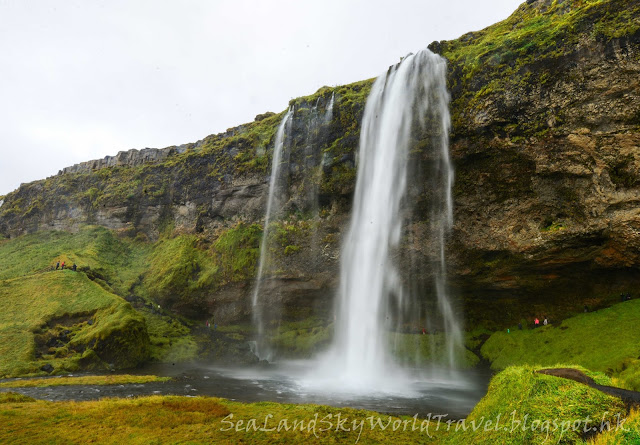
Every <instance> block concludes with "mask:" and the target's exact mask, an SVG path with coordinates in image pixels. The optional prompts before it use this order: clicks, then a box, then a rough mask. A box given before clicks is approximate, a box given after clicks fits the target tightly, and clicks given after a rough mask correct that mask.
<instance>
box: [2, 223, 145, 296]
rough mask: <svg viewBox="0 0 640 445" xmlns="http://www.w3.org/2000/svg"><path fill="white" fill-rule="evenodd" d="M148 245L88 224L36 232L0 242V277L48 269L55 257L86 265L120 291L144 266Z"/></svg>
mask: <svg viewBox="0 0 640 445" xmlns="http://www.w3.org/2000/svg"><path fill="white" fill-rule="evenodd" d="M148 251H149V246H148V245H146V244H145V243H135V242H127V241H122V240H120V239H118V238H116V237H115V236H114V235H113V234H112V233H111V232H110V231H109V230H107V229H104V228H102V227H95V226H88V227H85V228H83V229H82V230H80V231H79V232H78V233H68V232H58V231H47V232H38V233H35V234H31V235H26V236H22V237H19V238H15V239H11V240H5V241H3V242H1V243H0V264H2V265H3V267H2V269H1V270H0V280H3V279H8V278H16V277H20V276H25V275H31V274H33V273H36V272H43V271H47V270H51V268H52V267H53V266H54V265H55V263H56V261H60V262H63V261H64V262H66V263H67V265H68V266H71V265H72V264H73V263H74V262H75V263H76V264H77V265H78V266H80V267H90V268H91V270H92V271H94V272H96V273H98V274H100V276H102V277H103V278H105V279H106V280H107V281H108V283H109V285H110V287H112V289H113V290H114V292H116V293H118V294H124V293H125V292H126V290H127V289H128V288H129V287H130V286H131V285H132V284H133V282H134V281H135V280H136V279H137V277H138V275H139V274H140V272H141V270H143V269H144V268H145V266H146V256H147V255H148Z"/></svg>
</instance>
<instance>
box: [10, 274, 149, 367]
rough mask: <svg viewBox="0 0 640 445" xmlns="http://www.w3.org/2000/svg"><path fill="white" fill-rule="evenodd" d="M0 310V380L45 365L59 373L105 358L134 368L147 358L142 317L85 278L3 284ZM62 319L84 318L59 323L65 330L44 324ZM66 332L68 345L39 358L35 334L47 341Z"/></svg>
mask: <svg viewBox="0 0 640 445" xmlns="http://www.w3.org/2000/svg"><path fill="white" fill-rule="evenodd" d="M0 305H1V306H2V307H3V310H2V311H1V312H0V338H2V342H0V357H2V361H0V376H13V375H20V374H33V373H38V372H39V368H40V366H42V365H44V364H46V363H48V364H51V365H52V366H53V367H54V368H55V369H56V371H63V370H72V371H73V370H77V369H78V367H79V366H80V364H81V363H82V362H83V361H85V362H89V363H94V362H99V361H100V359H101V360H108V363H109V362H111V361H115V362H117V364H118V365H129V366H132V365H135V364H137V363H138V362H139V361H143V360H144V359H145V358H146V353H147V352H146V346H147V344H146V342H148V339H146V341H145V337H146V328H145V326H144V321H143V319H142V317H141V316H140V315H139V314H137V313H136V312H135V311H134V310H133V308H132V307H131V305H129V303H127V302H125V301H124V300H122V299H121V298H120V297H118V296H116V295H114V294H112V293H109V292H107V291H105V290H104V289H103V288H102V287H100V286H99V285H98V284H96V283H94V282H92V281H91V280H89V279H88V278H87V276H86V275H84V274H82V273H78V272H72V271H70V270H65V271H51V272H43V273H40V274H34V275H31V276H26V277H20V278H15V279H11V280H3V281H1V282H0ZM64 317H80V319H78V320H75V321H74V322H69V323H67V324H65V323H64V322H62V321H61V322H60V323H61V324H63V325H64V326H62V327H60V326H55V324H56V323H55V322H54V323H52V324H54V326H47V325H46V323H47V322H50V321H51V320H55V319H62V318H64ZM89 321H91V324H89V323H88V322H89ZM67 328H68V330H69V331H70V333H69V334H68V336H67V337H68V340H67V341H68V343H67V344H66V345H65V346H64V347H62V348H53V349H55V350H52V348H48V350H46V348H45V351H44V353H43V355H42V357H41V358H39V359H37V358H36V342H35V340H36V334H37V335H41V336H42V337H43V338H44V339H47V338H49V337H50V336H51V335H52V333H53V332H55V333H59V332H61V331H62V330H64V329H67ZM120 348H123V349H122V350H119V349H120ZM98 351H99V354H98V356H99V359H98V360H96V352H98ZM136 355H138V356H137V357H136Z"/></svg>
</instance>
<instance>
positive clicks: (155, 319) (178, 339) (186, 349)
mask: <svg viewBox="0 0 640 445" xmlns="http://www.w3.org/2000/svg"><path fill="white" fill-rule="evenodd" d="M142 315H143V316H144V318H145V321H146V323H147V331H148V332H149V340H150V343H151V345H150V359H151V360H154V361H158V362H164V363H175V362H184V361H191V360H195V359H196V358H197V357H198V349H199V346H198V344H197V342H196V339H195V338H194V336H193V335H191V330H190V329H189V327H187V326H186V325H185V324H184V323H181V322H180V320H178V319H176V318H175V317H170V316H168V315H160V314H155V313H153V312H150V311H143V312H142Z"/></svg>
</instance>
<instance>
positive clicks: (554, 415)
mask: <svg viewBox="0 0 640 445" xmlns="http://www.w3.org/2000/svg"><path fill="white" fill-rule="evenodd" d="M565 367H566V366H565ZM571 367H574V368H575V366H571ZM539 368H540V367H532V366H518V367H509V368H507V369H506V370H504V371H502V372H501V373H499V374H498V375H496V376H495V377H494V378H493V379H492V380H491V383H490V384H489V390H488V392H487V395H486V396H485V397H483V399H482V400H481V401H480V402H479V403H478V404H477V405H476V406H475V408H474V409H473V411H472V412H471V414H469V416H468V417H467V418H466V419H465V421H464V424H465V425H466V427H467V429H466V431H463V430H462V427H460V429H459V431H458V432H457V433H456V434H453V435H452V436H451V437H449V438H447V441H446V442H447V443H450V444H460V443H474V444H496V443H500V444H523V443H526V444H534V443H536V444H537V443H576V442H579V441H581V440H582V439H583V436H584V433H583V429H584V426H585V422H587V417H588V418H589V419H590V423H589V425H591V427H593V426H595V425H597V426H600V424H601V422H602V421H603V419H604V420H605V421H608V422H610V423H611V424H614V425H615V423H616V419H617V418H616V415H618V414H619V415H620V416H621V418H624V417H625V416H626V407H625V406H624V403H623V402H622V401H621V400H620V399H617V398H615V397H612V396H609V395H607V394H604V393H602V392H600V391H598V390H596V389H593V388H590V387H588V386H587V385H583V384H581V383H577V382H574V381H572V380H567V379H563V378H559V377H553V376H548V375H542V374H538V373H536V372H535V371H536V370H537V369H539ZM578 368H579V367H578ZM579 369H581V368H579ZM591 375H594V374H593V373H591ZM597 377H598V380H599V382H601V383H607V382H608V381H609V380H608V378H607V377H606V376H604V375H599V376H597ZM525 419H526V422H527V423H526V424H525ZM487 421H492V424H490V425H488V424H487ZM474 422H475V425H476V426H478V427H479V428H477V429H476V430H475V431H474V429H473V424H474ZM496 422H497V423H496ZM518 422H519V423H518ZM574 422H582V423H581V424H580V427H579V428H578V429H577V430H574V429H573V425H574Z"/></svg>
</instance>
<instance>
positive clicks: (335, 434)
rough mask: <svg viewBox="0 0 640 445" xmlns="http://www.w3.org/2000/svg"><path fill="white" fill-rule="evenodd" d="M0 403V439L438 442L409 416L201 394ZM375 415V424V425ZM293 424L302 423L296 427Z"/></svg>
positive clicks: (7, 400)
mask: <svg viewBox="0 0 640 445" xmlns="http://www.w3.org/2000/svg"><path fill="white" fill-rule="evenodd" d="M3 399H4V400H3ZM0 403H1V404H0V424H1V425H2V428H0V442H2V443H31V444H35V443H47V444H57V443H64V444H68V443H88V442H99V443H113V444H122V443H128V444H148V443H216V444H235V443H251V444H262V443H264V444H267V443H269V444H273V443H351V444H353V443H362V444H376V443H379V444H383V443H424V444H429V443H438V439H439V438H441V437H442V436H443V435H444V433H442V432H434V431H429V433H427V432H421V431H420V430H419V427H420V423H421V420H418V421H417V422H416V423H417V425H418V430H417V431H412V424H413V422H414V419H413V418H411V417H402V418H398V417H391V416H387V415H383V414H378V413H375V412H371V411H364V410H355V409H350V408H331V407H327V406H319V405H292V404H278V403H271V402H260V403H248V404H245V403H239V402H232V401H229V400H224V399H217V398H208V397H194V398H186V397H176V396H154V397H141V398H136V399H103V400H101V401H97V402H55V403H53V402H44V401H29V399H26V398H21V397H19V396H16V395H13V396H11V395H4V396H3V395H2V394H0ZM378 418H379V419H380V421H381V425H382V427H381V426H378V425H377V424H376V423H375V422H376V420H377V419H378ZM252 419H254V420H253V421H252ZM340 421H342V422H343V423H340V424H339V422H340ZM252 422H253V423H252ZM265 422H266V425H265ZM294 422H296V424H297V428H294V427H293V425H294ZM300 422H304V424H303V426H302V427H301V426H300V425H301V424H300ZM314 422H315V423H314ZM354 422H355V428H354ZM372 422H373V423H374V427H373V428H372V427H371V423H372ZM389 422H391V424H390V425H389V426H387V427H385V425H387V424H388V423H389ZM403 422H404V423H403ZM394 423H395V425H396V428H395V430H394V427H393V424H394ZM254 425H255V426H256V428H257V429H258V431H256V430H254V428H253V426H254ZM313 425H315V428H314V427H313ZM339 425H341V426H339ZM260 428H263V429H264V430H269V429H271V428H273V430H269V431H264V430H263V431H261V430H259V429H260Z"/></svg>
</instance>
